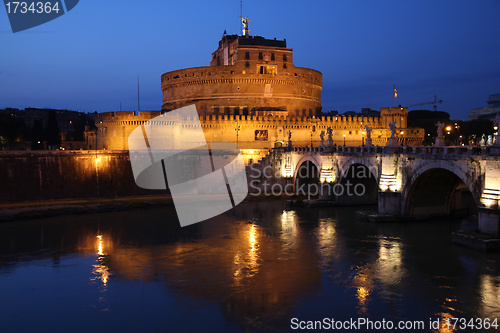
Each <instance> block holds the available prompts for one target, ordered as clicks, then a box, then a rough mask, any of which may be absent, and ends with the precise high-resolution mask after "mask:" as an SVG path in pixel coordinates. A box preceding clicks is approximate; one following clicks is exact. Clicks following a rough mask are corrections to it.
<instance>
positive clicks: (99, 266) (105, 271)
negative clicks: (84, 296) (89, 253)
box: [91, 235, 109, 289]
mask: <svg viewBox="0 0 500 333" xmlns="http://www.w3.org/2000/svg"><path fill="white" fill-rule="evenodd" d="M102 237H103V236H102V235H97V236H96V243H97V245H96V248H97V263H96V264H95V265H94V270H93V271H92V273H93V274H94V278H92V279H91V280H92V281H95V280H96V279H98V280H101V281H102V283H103V285H104V289H105V288H106V286H107V284H108V278H109V268H108V267H107V266H106V256H105V253H104V241H103V239H102Z"/></svg>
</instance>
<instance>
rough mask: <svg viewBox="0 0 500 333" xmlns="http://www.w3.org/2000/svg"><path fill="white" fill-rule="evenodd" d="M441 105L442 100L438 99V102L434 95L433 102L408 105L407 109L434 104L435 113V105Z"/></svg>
mask: <svg viewBox="0 0 500 333" xmlns="http://www.w3.org/2000/svg"><path fill="white" fill-rule="evenodd" d="M441 103H443V100H442V99H440V100H439V101H438V100H437V97H436V95H434V100H433V101H431V102H425V103H418V104H413V105H410V106H409V107H410V108H411V107H412V106H419V105H427V104H434V111H437V105H438V104H441Z"/></svg>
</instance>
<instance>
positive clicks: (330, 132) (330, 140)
mask: <svg viewBox="0 0 500 333" xmlns="http://www.w3.org/2000/svg"><path fill="white" fill-rule="evenodd" d="M326 133H328V141H327V142H326V145H327V146H328V147H333V130H332V128H331V127H327V128H326Z"/></svg>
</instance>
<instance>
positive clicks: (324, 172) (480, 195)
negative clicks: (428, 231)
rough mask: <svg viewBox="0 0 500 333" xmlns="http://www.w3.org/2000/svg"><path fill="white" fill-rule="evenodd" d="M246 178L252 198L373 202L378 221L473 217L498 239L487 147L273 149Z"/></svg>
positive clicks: (497, 178) (498, 181)
mask: <svg viewBox="0 0 500 333" xmlns="http://www.w3.org/2000/svg"><path fill="white" fill-rule="evenodd" d="M248 178H249V184H250V186H249V188H250V192H254V193H255V192H262V191H268V192H272V193H273V194H278V193H280V192H281V194H283V192H285V193H286V194H303V195H306V196H309V197H310V198H311V197H312V198H314V199H317V200H324V201H325V202H331V203H332V204H343V203H345V204H363V203H375V202H378V209H379V215H383V216H386V217H396V218H425V217H432V216H447V215H454V214H462V213H477V215H478V219H479V229H480V231H481V232H484V233H489V234H494V235H499V231H500V223H499V210H498V201H499V199H500V159H499V157H498V148H495V147H463V146H462V147H451V146H449V147H434V146H433V147H426V146H425V147H378V146H371V147H290V148H276V149H274V150H273V151H272V152H271V153H270V154H269V155H267V156H266V157H265V158H264V159H262V160H261V161H259V163H253V164H250V165H249V166H248Z"/></svg>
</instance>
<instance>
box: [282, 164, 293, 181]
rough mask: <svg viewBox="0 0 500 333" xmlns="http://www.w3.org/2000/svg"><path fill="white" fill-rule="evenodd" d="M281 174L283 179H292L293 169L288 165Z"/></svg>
mask: <svg viewBox="0 0 500 333" xmlns="http://www.w3.org/2000/svg"><path fill="white" fill-rule="evenodd" d="M281 174H282V175H283V177H285V178H292V177H293V169H292V167H291V166H290V165H287V166H286V167H285V168H284V169H283V170H282V171H281Z"/></svg>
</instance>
